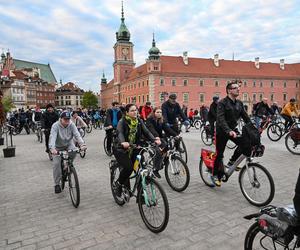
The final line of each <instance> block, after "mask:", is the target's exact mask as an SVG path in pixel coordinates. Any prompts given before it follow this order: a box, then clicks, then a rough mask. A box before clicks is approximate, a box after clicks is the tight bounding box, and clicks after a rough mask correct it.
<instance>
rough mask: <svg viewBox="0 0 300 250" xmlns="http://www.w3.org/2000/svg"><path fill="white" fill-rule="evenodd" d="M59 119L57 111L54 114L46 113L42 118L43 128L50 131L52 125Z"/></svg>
mask: <svg viewBox="0 0 300 250" xmlns="http://www.w3.org/2000/svg"><path fill="white" fill-rule="evenodd" d="M58 119H59V116H58V114H57V113H56V112H55V111H53V112H48V111H46V112H45V113H43V117H42V128H43V129H49V130H50V129H51V127H52V124H53V123H55V122H56V121H57V120H58Z"/></svg>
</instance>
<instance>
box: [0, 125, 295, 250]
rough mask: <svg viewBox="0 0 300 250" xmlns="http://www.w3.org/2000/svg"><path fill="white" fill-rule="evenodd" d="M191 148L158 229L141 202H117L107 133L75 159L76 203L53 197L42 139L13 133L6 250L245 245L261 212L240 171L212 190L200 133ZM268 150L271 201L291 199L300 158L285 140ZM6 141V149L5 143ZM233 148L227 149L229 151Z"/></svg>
mask: <svg viewBox="0 0 300 250" xmlns="http://www.w3.org/2000/svg"><path fill="white" fill-rule="evenodd" d="M183 136H184V138H185V142H186V144H187V147H188V151H189V168H190V172H191V182H190V185H189V187H188V188H187V190H186V191H185V192H183V193H176V192H174V191H172V190H171V188H170V187H169V186H168V184H167V182H166V180H165V178H164V176H163V177H162V179H161V180H160V183H161V184H162V186H163V188H164V189H165V191H166V193H167V196H168V200H169V204H170V220H169V224H168V226H167V228H166V230H165V231H164V232H162V233H160V234H158V235H155V234H153V233H151V232H150V231H149V230H148V229H147V228H146V227H145V225H144V224H143V222H142V219H141V217H140V214H139V211H138V207H137V204H136V203H135V200H131V202H130V203H129V204H125V205H124V206H123V207H119V206H118V205H117V204H116V203H115V202H114V200H113V198H112V195H111V191H110V184H109V170H108V163H109V160H110V159H109V157H107V156H106V155H105V153H104V150H103V146H102V145H103V143H102V142H103V138H104V131H100V130H97V131H95V130H94V131H93V132H92V133H91V134H88V135H87V136H86V138H85V139H86V142H87V145H88V147H89V148H88V151H87V156H86V158H85V159H81V158H80V157H77V158H76V160H75V166H76V168H77V172H78V176H79V181H80V189H81V203H80V206H79V208H78V209H75V208H74V207H73V206H72V204H71V201H70V198H69V195H68V193H67V192H66V191H65V192H63V193H62V194H59V195H55V194H54V189H53V180H52V165H51V162H50V161H49V160H48V158H47V155H46V154H45V152H44V145H42V144H39V143H38V142H37V141H35V137H34V135H25V134H21V135H19V136H16V137H13V139H14V142H15V144H16V145H17V149H16V157H14V158H3V153H2V150H1V152H0V188H1V189H0V190H1V192H0V249H28V250H29V249H134V248H136V249H225V250H226V249H243V241H244V237H245V234H246V231H247V228H248V227H249V226H250V224H251V222H249V221H246V220H244V219H243V216H244V215H246V214H248V213H251V212H256V211H257V208H256V207H253V206H251V205H250V204H249V203H248V202H247V201H246V200H245V198H244V197H243V196H242V194H241V191H240V188H239V185H238V180H237V177H238V175H237V174H235V175H233V176H232V178H231V179H230V180H229V182H227V183H224V184H223V185H222V187H221V188H216V189H210V188H208V187H207V186H205V185H204V184H203V182H202V181H201V179H200V176H199V171H198V164H199V156H200V148H201V147H203V146H204V145H203V144H202V143H201V141H200V134H199V132H198V131H195V130H194V131H191V132H190V133H187V134H184V135H183ZM263 142H264V143H265V145H266V152H265V155H264V156H263V157H262V158H261V159H259V161H260V162H261V163H262V164H263V165H264V166H266V167H267V168H268V169H269V171H270V172H271V174H272V176H273V178H274V182H275V186H276V193H275V198H274V200H273V204H278V205H279V204H289V203H291V201H292V197H293V194H294V186H295V182H296V179H297V175H298V172H299V170H298V168H299V163H300V158H299V157H298V156H295V155H292V154H290V153H289V152H288V151H287V150H286V149H285V146H284V142H283V140H281V141H280V142H279V143H273V142H270V141H269V140H268V139H267V138H263ZM1 148H3V146H1V147H0V149H1ZM231 152H232V151H230V150H229V149H227V154H226V157H228V156H229V154H230V153H231Z"/></svg>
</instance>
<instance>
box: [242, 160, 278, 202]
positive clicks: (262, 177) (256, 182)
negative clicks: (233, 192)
mask: <svg viewBox="0 0 300 250" xmlns="http://www.w3.org/2000/svg"><path fill="white" fill-rule="evenodd" d="M239 184H240V188H241V191H242V194H243V195H244V197H245V198H246V200H247V201H248V202H249V203H250V204H252V205H254V206H265V205H268V204H269V203H270V202H271V201H272V200H273V198H274V193H275V186H274V181H273V178H272V176H271V174H270V173H269V171H268V170H267V169H266V168H265V167H263V166H262V165H260V164H258V163H254V162H251V163H248V168H246V166H244V167H243V168H242V170H241V171H240V174H239Z"/></svg>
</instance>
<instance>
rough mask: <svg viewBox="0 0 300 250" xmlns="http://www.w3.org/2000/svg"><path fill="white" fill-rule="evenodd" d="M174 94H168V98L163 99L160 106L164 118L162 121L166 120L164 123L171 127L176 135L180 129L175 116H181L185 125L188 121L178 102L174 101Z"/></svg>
mask: <svg viewBox="0 0 300 250" xmlns="http://www.w3.org/2000/svg"><path fill="white" fill-rule="evenodd" d="M176 98H177V96H176V94H170V95H169V100H167V101H165V102H164V103H163V104H162V106H161V109H162V115H163V118H164V121H165V122H166V125H167V126H168V127H170V128H171V129H173V130H174V131H175V132H176V134H177V135H179V133H180V130H179V127H178V121H177V118H181V119H182V120H183V122H184V125H185V126H188V125H189V121H188V119H187V117H186V116H185V115H184V113H183V112H182V109H181V108H180V105H179V103H178V102H176Z"/></svg>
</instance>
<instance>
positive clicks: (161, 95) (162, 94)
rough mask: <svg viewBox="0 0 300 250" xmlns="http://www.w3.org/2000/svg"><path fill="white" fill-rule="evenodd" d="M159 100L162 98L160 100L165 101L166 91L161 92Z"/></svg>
mask: <svg viewBox="0 0 300 250" xmlns="http://www.w3.org/2000/svg"><path fill="white" fill-rule="evenodd" d="M159 100H160V102H164V101H165V93H164V92H162V93H160V94H159Z"/></svg>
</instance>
